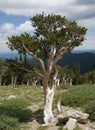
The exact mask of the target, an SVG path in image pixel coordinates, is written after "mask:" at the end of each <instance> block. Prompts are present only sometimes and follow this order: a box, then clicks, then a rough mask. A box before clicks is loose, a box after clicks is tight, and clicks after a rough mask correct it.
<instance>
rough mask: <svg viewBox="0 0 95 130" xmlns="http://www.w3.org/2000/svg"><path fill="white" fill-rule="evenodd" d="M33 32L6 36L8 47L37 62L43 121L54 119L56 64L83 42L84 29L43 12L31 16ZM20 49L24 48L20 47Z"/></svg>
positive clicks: (60, 17) (73, 22)
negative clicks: (31, 33)
mask: <svg viewBox="0 0 95 130" xmlns="http://www.w3.org/2000/svg"><path fill="white" fill-rule="evenodd" d="M31 23H32V26H33V27H34V28H35V32H34V34H33V35H32V36H31V35H30V34H27V33H24V34H21V35H20V36H12V37H11V38H8V40H9V42H8V43H7V44H8V45H9V47H10V48H11V47H12V48H13V46H15V48H14V49H16V48H17V50H23V49H24V50H25V51H26V52H27V53H28V54H29V55H31V56H32V57H33V58H34V59H36V60H37V61H38V62H39V65H40V70H38V69H36V68H35V69H34V70H35V72H36V73H37V74H38V75H39V76H40V77H41V78H42V84H43V91H44V122H45V123H46V124H48V123H50V122H52V121H53V118H54V115H53V113H52V102H53V97H54V93H55V88H56V86H57V85H56V84H57V76H58V71H57V67H56V63H57V61H58V60H60V59H61V58H62V57H63V55H64V54H65V53H67V52H69V51H70V50H72V49H73V48H74V47H76V46H79V45H80V44H81V43H82V42H83V41H84V39H85V38H84V36H85V34H86V31H87V29H86V28H85V27H81V26H78V25H77V22H76V21H69V20H67V19H66V17H62V16H60V15H54V14H48V15H45V14H44V13H42V14H39V15H36V16H34V17H32V18H31ZM22 48H23V49H22Z"/></svg>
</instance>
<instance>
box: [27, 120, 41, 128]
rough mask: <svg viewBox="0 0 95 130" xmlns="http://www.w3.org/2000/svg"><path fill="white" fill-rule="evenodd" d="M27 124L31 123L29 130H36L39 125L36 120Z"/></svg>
mask: <svg viewBox="0 0 95 130" xmlns="http://www.w3.org/2000/svg"><path fill="white" fill-rule="evenodd" d="M28 124H29V125H31V128H30V130H37V129H38V128H39V126H40V124H39V123H38V122H37V121H36V120H33V121H32V122H29V123H28Z"/></svg>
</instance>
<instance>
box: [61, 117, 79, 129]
mask: <svg viewBox="0 0 95 130" xmlns="http://www.w3.org/2000/svg"><path fill="white" fill-rule="evenodd" d="M76 127H77V120H76V119H73V118H69V120H68V122H67V123H66V125H65V126H64V127H63V128H64V129H67V130H74V129H75V128H76Z"/></svg>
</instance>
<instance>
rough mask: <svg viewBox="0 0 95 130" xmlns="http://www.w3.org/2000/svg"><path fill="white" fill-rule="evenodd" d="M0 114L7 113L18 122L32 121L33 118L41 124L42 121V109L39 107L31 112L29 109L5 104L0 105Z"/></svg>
mask: <svg viewBox="0 0 95 130" xmlns="http://www.w3.org/2000/svg"><path fill="white" fill-rule="evenodd" d="M0 115H7V116H9V117H14V118H17V119H18V120H19V122H20V123H22V122H28V121H33V120H34V119H35V120H36V121H37V122H39V124H41V123H42V122H43V120H42V119H43V111H42V109H39V110H38V111H36V112H32V111H31V110H29V109H27V108H26V109H25V108H24V109H23V108H11V107H6V106H0Z"/></svg>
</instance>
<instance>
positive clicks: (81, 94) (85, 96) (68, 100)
mask: <svg viewBox="0 0 95 130" xmlns="http://www.w3.org/2000/svg"><path fill="white" fill-rule="evenodd" d="M64 88H65V89H67V90H68V91H67V92H64V93H62V105H67V106H73V107H82V108H83V109H84V110H85V111H86V112H87V113H89V114H90V119H91V120H93V121H95V85H80V86H62V85H61V86H60V87H58V88H57V90H56V94H55V98H54V106H56V99H57V98H56V96H57V95H58V93H59V91H62V90H63V89H64ZM10 95H16V97H17V98H16V99H8V97H9V96H10ZM43 99H44V95H43V90H42V89H41V88H40V87H33V86H28V87H27V86H15V87H13V86H3V87H0V126H1V127H2V128H0V129H2V130H8V129H10V130H11V129H13V128H14V130H19V128H20V129H21V130H28V129H29V125H28V124H27V122H29V121H32V119H36V120H37V121H38V122H39V123H42V121H43V120H42V118H43V110H42V108H43V103H44V102H43ZM32 104H37V105H38V107H39V108H38V110H37V111H32V110H29V109H28V108H27V106H29V105H32ZM54 108H55V107H54ZM39 129H43V128H39ZM45 129H46V128H45ZM59 129H60V130H61V127H59Z"/></svg>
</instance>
